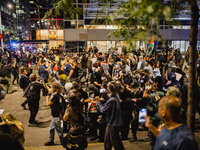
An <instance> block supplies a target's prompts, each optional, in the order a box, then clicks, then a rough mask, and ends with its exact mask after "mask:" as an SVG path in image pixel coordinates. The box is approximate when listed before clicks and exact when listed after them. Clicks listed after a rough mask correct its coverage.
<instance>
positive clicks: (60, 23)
mask: <svg viewBox="0 0 200 150" xmlns="http://www.w3.org/2000/svg"><path fill="white" fill-rule="evenodd" d="M63 28H64V25H63V20H57V29H63Z"/></svg>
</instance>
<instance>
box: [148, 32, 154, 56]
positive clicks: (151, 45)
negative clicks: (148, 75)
mask: <svg viewBox="0 0 200 150" xmlns="http://www.w3.org/2000/svg"><path fill="white" fill-rule="evenodd" d="M149 47H150V48H151V49H150V52H149V55H152V52H153V48H154V37H153V36H152V38H151V42H150V44H149Z"/></svg>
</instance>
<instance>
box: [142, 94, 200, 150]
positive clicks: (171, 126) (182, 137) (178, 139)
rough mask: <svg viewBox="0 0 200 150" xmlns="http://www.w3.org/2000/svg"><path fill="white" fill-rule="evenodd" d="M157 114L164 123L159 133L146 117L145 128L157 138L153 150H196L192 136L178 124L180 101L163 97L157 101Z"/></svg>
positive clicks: (170, 97)
mask: <svg viewBox="0 0 200 150" xmlns="http://www.w3.org/2000/svg"><path fill="white" fill-rule="evenodd" d="M158 114H159V117H160V119H162V120H163V121H164V124H165V125H164V126H163V127H162V130H161V131H159V130H158V129H157V128H156V127H155V126H154V125H153V124H152V123H151V121H150V118H148V117H147V121H146V123H145V125H146V127H148V128H149V129H150V131H151V132H152V133H153V134H154V135H155V136H156V137H157V138H156V144H155V147H154V150H161V149H162V150H168V149H175V150H179V149H181V150H188V149H190V150H197V149H198V148H197V143H196V140H195V138H194V134H193V133H192V132H191V131H190V130H189V129H188V127H187V126H186V125H185V124H182V123H181V122H180V115H181V100H180V99H179V98H177V97H175V96H165V97H163V98H162V99H161V100H160V101H159V107H158Z"/></svg>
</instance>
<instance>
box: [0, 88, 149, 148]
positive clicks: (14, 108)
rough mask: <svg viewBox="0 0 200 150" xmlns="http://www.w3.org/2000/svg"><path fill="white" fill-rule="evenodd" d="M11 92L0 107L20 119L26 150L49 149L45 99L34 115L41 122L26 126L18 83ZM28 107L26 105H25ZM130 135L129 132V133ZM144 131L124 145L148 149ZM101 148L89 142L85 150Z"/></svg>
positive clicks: (56, 142)
mask: <svg viewBox="0 0 200 150" xmlns="http://www.w3.org/2000/svg"><path fill="white" fill-rule="evenodd" d="M13 91H14V93H13V94H7V95H6V98H5V99H3V100H2V101H1V102H0V109H5V111H4V113H3V115H4V114H6V113H11V114H12V115H13V116H14V117H16V118H17V119H18V120H20V121H21V122H22V123H23V126H24V132H25V143H24V145H23V146H24V147H25V149H26V150H35V149H37V150H46V149H48V150H51V147H45V146H44V143H45V142H47V141H48V136H49V132H48V130H49V125H50V120H51V113H50V108H49V107H47V106H46V100H45V98H44V97H41V100H40V108H39V112H38V114H37V116H36V120H38V121H39V122H41V124H40V125H38V126H37V127H28V125H27V124H28V118H29V110H23V108H22V107H21V103H22V102H23V101H24V100H25V98H23V97H22V92H23V91H22V90H21V89H20V88H19V86H18V85H14V86H13ZM27 107H28V106H27ZM129 136H131V134H129ZM147 138H148V137H147V132H146V131H138V141H137V142H134V143H130V142H128V141H124V146H125V148H126V149H127V150H129V149H141V150H142V149H150V145H149V142H148V139H147ZM55 144H59V139H58V136H57V134H56V133H55ZM52 149H57V150H60V149H64V148H63V147H62V146H59V145H58V146H53V147H52ZM94 149H95V150H102V149H103V143H98V142H90V141H89V146H88V148H87V150H94Z"/></svg>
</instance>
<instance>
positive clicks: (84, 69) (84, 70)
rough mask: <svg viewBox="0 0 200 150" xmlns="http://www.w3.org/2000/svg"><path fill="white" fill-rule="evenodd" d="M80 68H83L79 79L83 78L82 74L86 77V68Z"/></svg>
mask: <svg viewBox="0 0 200 150" xmlns="http://www.w3.org/2000/svg"><path fill="white" fill-rule="evenodd" d="M82 70H83V74H82V75H81V77H80V80H81V79H82V78H83V76H85V78H86V68H85V67H83V68H82Z"/></svg>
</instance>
